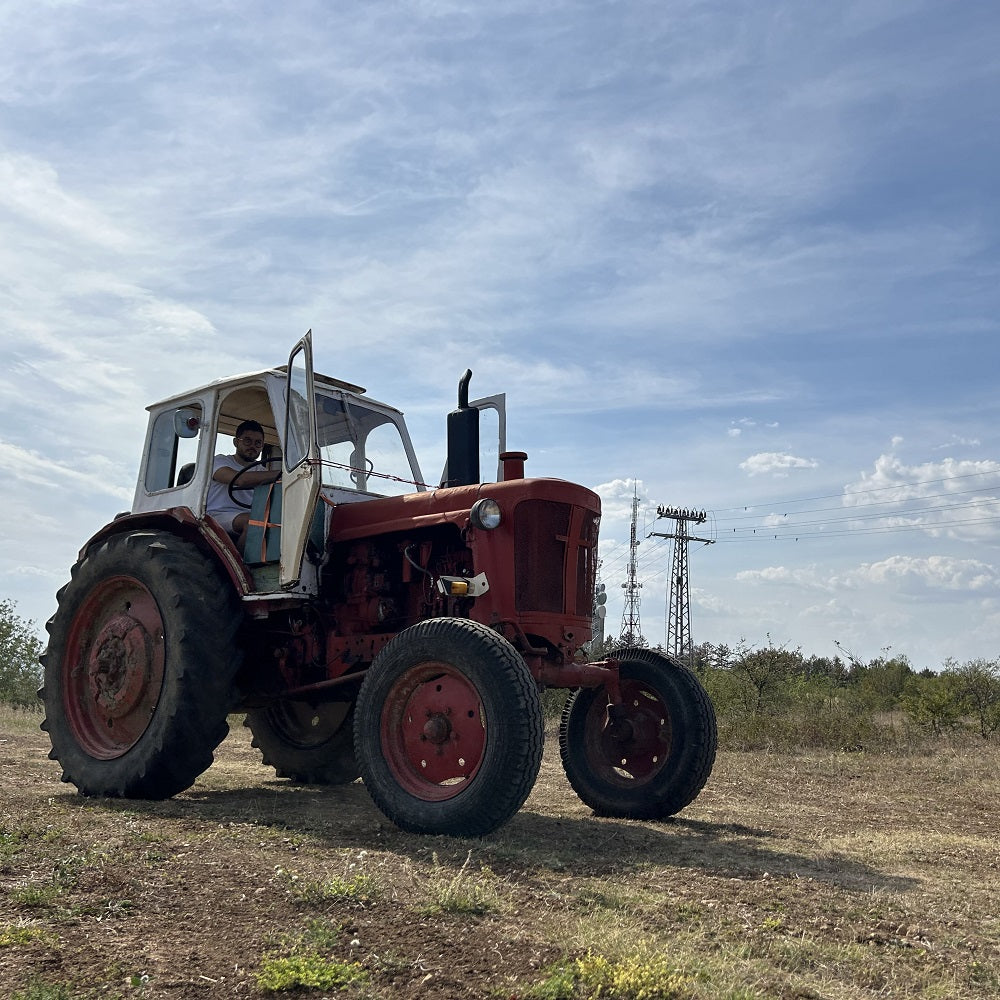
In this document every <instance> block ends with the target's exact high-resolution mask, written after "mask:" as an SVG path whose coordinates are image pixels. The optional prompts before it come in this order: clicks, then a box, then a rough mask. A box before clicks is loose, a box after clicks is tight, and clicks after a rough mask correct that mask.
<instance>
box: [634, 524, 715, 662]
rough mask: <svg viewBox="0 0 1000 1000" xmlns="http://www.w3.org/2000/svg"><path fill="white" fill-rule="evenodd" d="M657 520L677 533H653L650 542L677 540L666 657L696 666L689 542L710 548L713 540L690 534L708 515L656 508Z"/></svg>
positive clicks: (669, 590)
mask: <svg viewBox="0 0 1000 1000" xmlns="http://www.w3.org/2000/svg"><path fill="white" fill-rule="evenodd" d="M656 516H657V517H669V518H671V519H672V520H674V521H675V522H676V523H677V527H676V529H675V530H674V531H673V532H671V533H669V534H665V533H663V532H659V531H653V532H651V533H650V536H649V537H650V538H652V537H653V536H656V537H657V538H672V539H673V540H674V559H673V566H672V567H671V570H670V583H669V585H668V587H667V615H666V618H667V622H666V649H667V654H668V655H670V656H673V657H675V658H676V659H678V660H680V661H681V662H682V663H684V662H686V663H688V664H689V665H693V660H694V645H693V643H692V642H691V599H690V596H689V593H690V587H691V579H690V574H689V571H688V558H687V553H688V542H704V543H705V544H706V545H711V544H712V543H713V542H714V541H715V539H714V538H698V537H696V536H695V535H691V534H689V533H688V525H689V524H704V523H705V520H706V518H707V516H708V515H707V514H706V513H705V511H703V510H688V509H687V508H680V507H657V508H656Z"/></svg>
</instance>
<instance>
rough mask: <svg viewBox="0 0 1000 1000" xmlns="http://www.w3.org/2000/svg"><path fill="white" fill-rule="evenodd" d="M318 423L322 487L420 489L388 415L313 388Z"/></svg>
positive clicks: (387, 491) (378, 492) (382, 492)
mask: <svg viewBox="0 0 1000 1000" xmlns="http://www.w3.org/2000/svg"><path fill="white" fill-rule="evenodd" d="M316 425H317V430H318V433H319V451H320V458H321V459H322V468H323V485H324V486H333V487H337V488H338V489H348V490H354V491H356V492H359V493H370V494H374V495H375V496H401V495H403V494H405V493H415V492H417V490H418V489H420V488H423V487H422V484H418V483H416V482H415V478H416V477H415V475H414V472H413V470H412V469H411V467H410V461H409V458H408V457H407V453H406V447H405V445H404V444H403V438H402V435H401V434H400V429H399V427H398V426H397V424H396V420H395V418H394V416H393V415H392V414H388V413H384V412H382V411H381V410H376V409H372V408H371V407H368V406H366V405H365V404H364V403H363V402H361V401H359V400H357V399H354V398H352V397H350V396H346V395H344V394H341V393H336V394H334V393H331V392H329V391H325V392H317V393H316Z"/></svg>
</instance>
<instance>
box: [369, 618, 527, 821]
mask: <svg viewBox="0 0 1000 1000" xmlns="http://www.w3.org/2000/svg"><path fill="white" fill-rule="evenodd" d="M543 739H544V722H543V718H542V707H541V701H540V699H539V696H538V687H537V685H536V684H535V681H534V678H533V677H532V676H531V673H530V671H529V670H528V668H527V666H526V665H525V662H524V660H523V659H522V658H521V656H520V655H519V654H518V652H517V651H516V650H515V649H514V647H513V646H511V644H510V643H509V642H507V640H506V639H504V638H503V637H502V636H500V635H498V634H497V633H496V632H494V631H493V630H492V629H489V628H487V627H486V626H485V625H481V624H479V623H478V622H473V621H467V620H465V619H459V618H435V619H430V620H428V621H424V622H420V623H419V624H417V625H414V626H412V627H411V628H408V629H406V630H405V631H403V632H400V633H399V635H397V636H396V637H395V638H394V639H393V640H392V641H391V642H390V643H389V644H388V645H387V646H386V647H385V648H384V649H383V650H382V651H381V652H380V653H379V655H378V656H377V657H376V658H375V661H374V662H373V663H372V666H371V667H370V669H369V670H368V673H367V675H366V677H365V679H364V681H363V683H362V685H361V691H360V693H359V695H358V702H357V709H356V714H355V720H354V744H355V750H356V752H357V757H358V763H359V765H360V767H361V776H362V778H363V779H364V782H365V786H366V787H367V789H368V792H369V794H370V795H371V797H372V798H373V799H374V801H375V804H376V805H377V806H378V807H379V809H381V810H382V812H383V813H385V815H386V816H388V817H389V819H391V820H392V821H393V823H395V824H396V825H397V826H399V827H401V828H402V829H404V830H409V831H411V832H413V833H432V834H451V835H453V836H467V837H475V836H482V835H483V834H487V833H490V832H491V831H493V830H495V829H496V828H497V827H499V826H501V825H502V824H503V823H506V822H507V820H508V819H510V818H511V816H513V815H514V814H515V813H516V812H517V811H518V809H520V808H521V806H522V805H523V803H524V800H525V799H526V798H527V797H528V794H529V793H530V792H531V789H532V787H533V786H534V784H535V779H536V778H537V777H538V769H539V767H540V766H541V761H542V742H543Z"/></svg>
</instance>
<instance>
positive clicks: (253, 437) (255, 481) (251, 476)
mask: <svg viewBox="0 0 1000 1000" xmlns="http://www.w3.org/2000/svg"><path fill="white" fill-rule="evenodd" d="M233 444H234V445H236V454H235V455H216V456H215V460H214V462H213V463H212V481H211V483H209V486H208V500H207V501H206V503H205V513H206V514H211V515H212V517H214V518H215V520H216V521H218V522H219V524H221V525H222V527H223V528H225V529H226V531H228V532H229V534H230V535H232V536H233V538H235V539H236V544H237V546H238V547H239V549H240V551H241V552H242V551H243V545H244V543H245V542H246V540H247V525H248V524H249V522H250V512H249V510H248V509H247V508H248V507H249V506H250V502H251V501H252V500H253V488H254V487H255V486H261V485H264V484H266V483H274V482H277V481H278V480H279V479H280V478H281V472H280V471H278V472H270V471H268V470H264V469H262V470H261V471H259V472H244V471H243V470H244V469H247V468H249V467H250V466H252V465H256V464H257V460H258V459H259V458H260V453H261V451H263V449H264V428H263V427H261V425H260V424H258V423H257V421H256V420H244V421H243V423H241V424H240V425H239V427H237V428H236V437H234V438H233ZM239 473H243V474H242V475H240V485H239V488H238V489H236V490H233V493H234V494H235V495H236V496H237V498H239V499H241V500H243V502H244V503H245V504H246V507H240V506H239V505H238V504H236V503H234V502H233V498H232V497H231V496H230V495H229V484H230V483H231V482H232V481H233V480H234V479H235V478H236V476H237V475H238V474H239ZM244 487H246V488H245V489H244Z"/></svg>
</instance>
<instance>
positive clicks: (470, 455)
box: [441, 369, 481, 486]
mask: <svg viewBox="0 0 1000 1000" xmlns="http://www.w3.org/2000/svg"><path fill="white" fill-rule="evenodd" d="M471 378H472V370H471V369H466V372H465V374H464V375H463V376H462V377H461V379H459V382H458V409H457V410H452V411H451V413H449V414H448V474H447V478H446V479H445V481H444V482H443V483H442V484H441V485H442V486H474V485H478V484H479V482H480V481H481V480H480V478H479V410H478V409H477V408H476V407H475V406H469V381H470V380H471Z"/></svg>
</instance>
